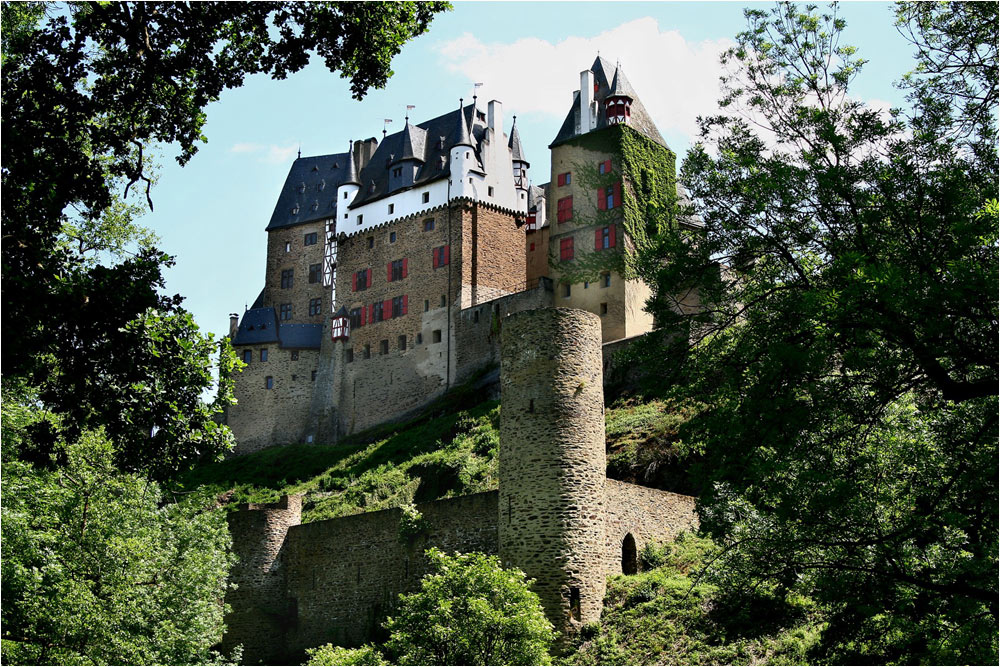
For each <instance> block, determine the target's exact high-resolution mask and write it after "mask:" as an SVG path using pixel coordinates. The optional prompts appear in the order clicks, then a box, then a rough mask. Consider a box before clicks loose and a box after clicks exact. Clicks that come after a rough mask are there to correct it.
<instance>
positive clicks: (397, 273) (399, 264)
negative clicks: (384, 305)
mask: <svg viewBox="0 0 1000 667" xmlns="http://www.w3.org/2000/svg"><path fill="white" fill-rule="evenodd" d="M406 264H407V261H406V258H405V257H404V258H403V259H397V260H394V261H391V262H389V265H388V267H387V269H386V274H387V275H388V277H389V282H390V283H391V282H395V281H397V280H402V279H403V278H405V277H406V273H407V270H406Z"/></svg>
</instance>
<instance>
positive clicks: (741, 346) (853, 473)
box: [639, 3, 998, 663]
mask: <svg viewBox="0 0 1000 667" xmlns="http://www.w3.org/2000/svg"><path fill="white" fill-rule="evenodd" d="M746 15H747V19H748V29H747V30H746V31H745V32H743V33H741V34H740V35H739V36H738V38H737V45H736V46H735V47H733V48H732V49H731V50H730V51H729V52H727V54H726V55H725V58H724V60H725V64H726V66H727V68H728V71H729V76H728V78H727V79H725V80H724V83H725V91H726V97H725V98H724V100H723V105H724V110H725V111H726V113H725V114H723V115H720V116H718V117H713V118H707V119H704V120H703V121H702V139H703V141H704V142H705V144H706V145H703V146H698V147H696V148H695V149H694V150H692V151H691V153H690V154H689V155H688V157H687V159H686V160H685V163H684V166H683V168H682V180H683V181H684V183H685V184H686V185H687V186H688V187H689V188H690V190H691V193H692V195H693V198H694V200H695V201H696V202H698V211H699V213H700V214H701V215H702V217H703V219H704V223H705V230H704V233H703V234H698V235H694V234H691V233H689V232H686V231H685V230H682V229H677V228H673V227H670V226H669V225H664V226H663V227H662V229H664V230H665V231H664V232H663V233H662V234H661V235H660V236H659V237H657V238H656V239H653V242H652V243H651V245H650V246H649V248H648V249H647V250H646V251H645V257H643V258H640V262H639V266H640V271H641V273H642V274H643V276H644V277H645V279H646V280H647V281H649V282H650V284H654V285H656V295H655V297H654V299H653V300H652V302H651V303H650V307H651V308H652V310H653V311H654V312H655V315H656V317H657V319H658V321H659V322H660V323H662V324H664V325H667V326H671V327H676V328H677V329H678V330H680V331H682V332H690V333H691V335H692V340H693V342H692V346H691V349H690V351H689V355H687V356H686V358H685V357H683V356H677V355H663V354H662V351H661V352H660V353H659V354H658V355H657V354H651V355H648V357H647V359H646V361H647V363H649V364H651V367H653V368H658V369H659V370H660V373H659V374H658V376H659V377H662V378H665V379H666V380H667V381H669V382H672V383H674V385H673V387H672V388H671V389H669V392H670V393H671V394H672V395H674V396H675V397H676V398H677V399H678V400H696V401H700V402H703V403H704V404H706V405H707V406H708V407H709V409H706V410H703V411H701V412H699V414H698V415H696V416H695V417H694V418H692V419H691V420H689V421H688V422H686V424H684V425H683V426H682V427H681V431H680V437H681V438H682V439H683V440H684V441H685V442H688V443H690V446H692V447H695V448H701V449H703V451H704V452H705V455H706V457H707V459H706V465H705V466H704V468H703V470H704V471H705V476H704V479H703V483H704V485H705V486H704V489H705V493H704V495H703V496H702V498H701V499H700V502H701V505H700V507H701V515H702V519H703V527H705V528H706V529H708V530H709V531H710V532H711V534H712V535H713V536H714V537H715V538H716V539H717V540H719V542H720V544H721V545H722V546H724V548H725V552H724V554H725V555H724V556H723V557H722V558H721V559H720V564H719V568H720V570H721V571H724V572H726V573H727V575H728V576H727V577H726V578H725V579H723V580H722V583H723V584H724V585H725V586H726V587H727V588H728V589H730V590H732V591H746V590H753V589H755V588H757V587H760V586H778V587H787V588H789V589H791V590H796V591H800V592H802V593H804V594H806V595H808V596H809V597H810V598H812V599H814V600H815V602H816V603H817V604H819V605H822V607H823V609H824V610H825V613H826V614H827V615H828V617H829V619H830V625H829V627H828V628H826V629H825V630H824V633H823V651H825V653H823V657H822V659H823V660H824V661H846V662H871V661H874V662H886V663H896V662H902V663H907V662H918V661H927V662H948V663H950V662H974V663H978V662H989V663H992V662H996V660H997V636H996V632H995V631H996V622H997V598H998V592H997V581H996V571H997V514H996V505H997V493H996V484H995V480H996V477H997V459H998V455H997V398H996V397H997V387H998V378H997V358H998V350H997V339H998V331H997V321H998V309H997V293H996V285H997V282H998V274H997V268H998V256H997V245H998V244H997V238H998V237H997V195H998V192H997V181H998V173H997V152H996V150H997V145H996V121H995V116H996V86H997V81H996V38H995V35H996V23H997V6H996V4H995V3H983V4H982V5H979V6H977V7H975V8H969V7H968V6H966V5H965V4H964V3H933V4H932V3H928V4H926V5H921V6H920V7H919V8H917V7H914V6H911V5H907V4H904V5H900V6H899V16H900V18H901V20H903V21H907V20H912V21H913V22H912V23H909V24H908V25H910V27H911V28H912V30H913V34H914V35H916V37H917V39H918V44H919V45H921V46H920V49H921V50H920V51H919V52H918V56H917V63H918V68H917V70H916V71H915V72H914V73H912V74H911V75H910V78H909V79H907V80H905V81H904V84H903V85H904V86H906V87H907V88H908V89H909V90H910V91H911V95H910V103H911V105H912V108H911V111H910V114H909V116H906V115H904V114H903V113H902V112H898V111H897V112H893V113H891V114H888V113H880V112H878V111H876V110H873V109H870V108H868V107H866V106H865V105H864V104H863V103H862V102H860V101H858V100H856V99H853V98H852V97H851V96H850V95H849V93H848V86H849V84H850V82H851V81H852V80H853V78H854V77H855V76H856V75H857V73H858V71H859V70H860V68H861V67H862V66H863V64H864V61H863V60H861V59H860V58H858V57H857V54H856V53H855V51H854V49H853V48H851V47H849V46H844V45H843V44H842V42H841V33H842V31H843V29H844V27H845V24H844V21H843V20H842V19H840V18H839V17H837V16H836V15H835V10H833V11H832V12H831V13H827V14H821V13H818V12H816V9H815V7H811V6H810V7H807V8H805V9H799V8H797V7H795V6H793V5H786V4H782V5H779V6H778V7H777V8H776V9H774V10H772V11H771V12H765V11H761V10H750V11H747V12H746ZM972 16H975V17H978V18H982V17H983V16H985V17H986V18H984V19H983V20H982V21H981V22H977V25H981V26H982V27H981V28H980V27H977V28H975V29H972V28H970V24H971V22H972V18H971V17H972ZM977 21H978V19H977ZM970 54H973V55H970ZM957 63H962V64H961V67H958V66H956V64H957ZM969 100H971V101H973V102H975V103H974V104H973V105H972V106H971V107H970V106H969V104H968V103H967V101H969ZM983 105H985V108H986V109H988V113H980V112H979V111H976V110H977V109H981V108H983ZM664 257H669V258H670V261H669V262H665V261H663V258H664ZM720 265H721V266H720ZM693 285H697V286H698V287H699V290H700V292H701V295H702V299H703V302H704V303H705V304H706V307H705V308H704V309H703V310H701V311H699V312H697V313H688V314H683V313H678V311H677V309H676V308H675V303H674V300H673V297H672V296H671V295H675V294H678V293H679V292H681V291H682V290H685V289H688V288H690V287H691V286H693ZM664 359H666V360H667V361H670V362H676V361H678V360H683V363H680V364H676V363H673V364H672V365H671V364H667V363H664ZM652 375H653V376H654V377H655V376H657V374H656V373H653V374H652Z"/></svg>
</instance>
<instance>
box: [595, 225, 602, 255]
mask: <svg viewBox="0 0 1000 667" xmlns="http://www.w3.org/2000/svg"><path fill="white" fill-rule="evenodd" d="M603 237H604V228H603V227H598V228H597V229H595V230H594V250H601V246H603V245H604V244H603V243H601V241H603V240H604V238H603Z"/></svg>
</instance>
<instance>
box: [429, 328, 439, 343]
mask: <svg viewBox="0 0 1000 667" xmlns="http://www.w3.org/2000/svg"><path fill="white" fill-rule="evenodd" d="M431 342H432V343H440V342H441V330H440V329H435V330H434V331H432V332H431Z"/></svg>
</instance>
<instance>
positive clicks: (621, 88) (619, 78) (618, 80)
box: [608, 65, 632, 98]
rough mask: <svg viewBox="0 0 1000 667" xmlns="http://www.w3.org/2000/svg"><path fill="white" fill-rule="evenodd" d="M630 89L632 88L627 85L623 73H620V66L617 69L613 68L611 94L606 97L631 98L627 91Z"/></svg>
mask: <svg viewBox="0 0 1000 667" xmlns="http://www.w3.org/2000/svg"><path fill="white" fill-rule="evenodd" d="M631 88H632V86H629V85H628V81H627V79H626V78H625V73H624V72H622V68H621V66H620V65H619V66H618V67H615V80H614V81H612V82H611V92H609V93H608V97H628V98H631V97H632V96H631V95H629V93H628V90H629V89H631Z"/></svg>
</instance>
